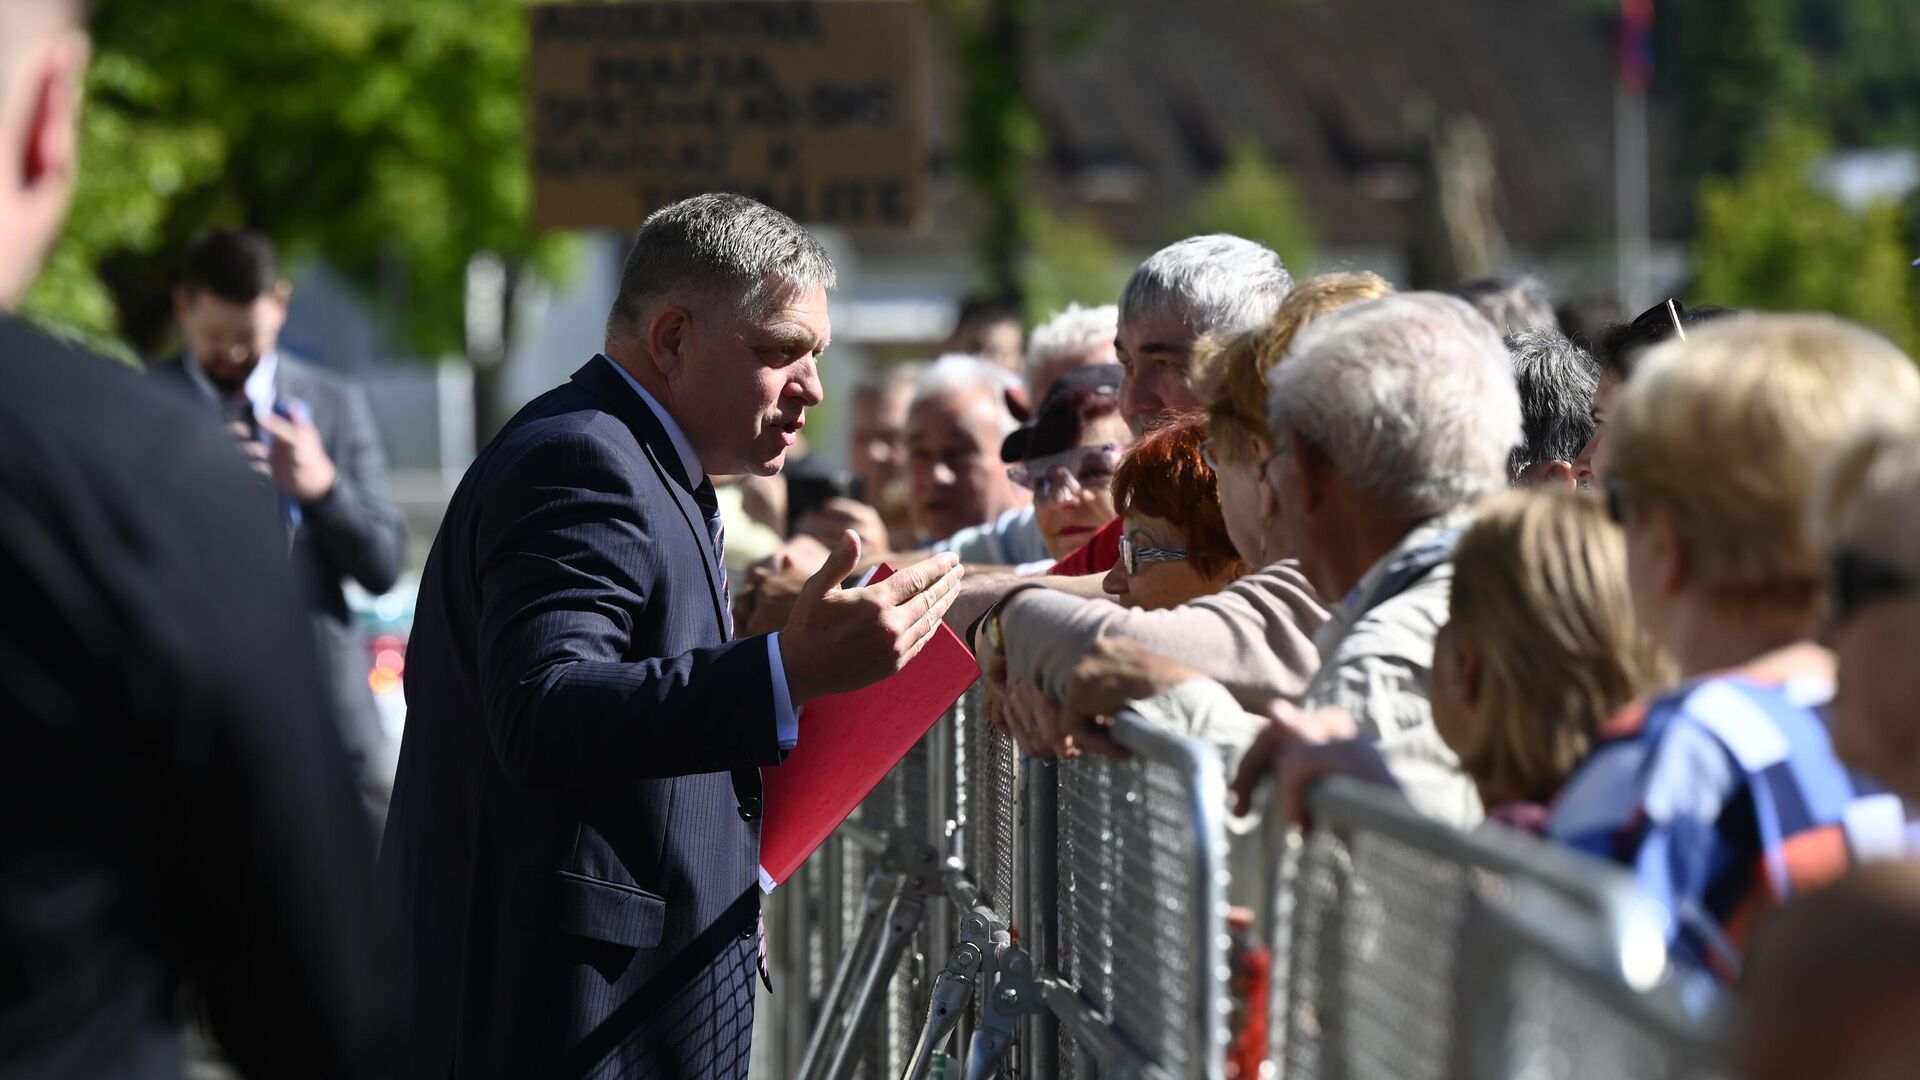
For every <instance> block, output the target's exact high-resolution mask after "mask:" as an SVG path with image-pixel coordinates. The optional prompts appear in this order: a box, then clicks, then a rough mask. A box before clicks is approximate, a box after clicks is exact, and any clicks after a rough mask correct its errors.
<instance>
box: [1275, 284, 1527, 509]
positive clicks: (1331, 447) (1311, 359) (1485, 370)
mask: <svg viewBox="0 0 1920 1080" xmlns="http://www.w3.org/2000/svg"><path fill="white" fill-rule="evenodd" d="M1267 385H1268V391H1267V426H1268V428H1269V431H1270V433H1271V434H1272V436H1273V438H1274V440H1275V445H1276V446H1284V445H1285V440H1288V439H1290V438H1291V437H1292V436H1294V435H1296V434H1297V435H1298V436H1300V438H1302V439H1304V440H1305V441H1306V442H1308V443H1309V444H1311V445H1312V446H1313V447H1315V448H1316V449H1318V450H1319V451H1320V452H1321V453H1322V454H1324V455H1326V457H1327V459H1328V460H1329V461H1330V462H1331V463H1332V465H1333V468H1334V469H1335V470H1336V471H1337V472H1338V473H1339V474H1340V476H1341V477H1342V478H1343V479H1344V480H1345V481H1346V482H1347V483H1348V484H1351V485H1352V486H1353V487H1354V488H1355V489H1356V490H1358V491H1360V492H1361V493H1363V494H1364V495H1366V496H1368V497H1369V498H1370V499H1372V500H1374V508H1375V511H1376V512H1377V513H1378V514H1379V515H1380V516H1381V517H1382V518H1383V519H1387V520H1392V521H1407V522H1414V521H1421V520H1424V519H1426V518H1430V517H1433V516H1435V515H1439V514H1444V513H1447V512H1448V511H1451V510H1456V509H1459V508H1462V507H1465V506H1469V505H1472V504H1473V503H1474V502H1476V501H1478V500H1479V499H1480V498H1481V497H1482V496H1483V495H1486V494H1487V493H1488V492H1491V491H1496V490H1499V489H1501V488H1503V487H1505V486H1506V464H1507V452H1508V451H1509V450H1511V449H1512V448H1513V445H1514V443H1515V442H1516V441H1517V440H1518V438H1519V435H1520V397H1519V395H1518V394H1517V393H1516V392H1515V391H1514V387H1513V367H1512V363H1511V361H1510V360H1509V359H1508V358H1507V350H1506V349H1505V347H1503V346H1502V345H1501V344H1500V336H1499V335H1498V334H1496V333H1494V330H1493V325H1492V324H1491V323H1489V322H1487V320H1486V319H1484V318H1482V317H1481V316H1480V314H1479V313H1478V312H1476V311H1474V310H1473V308H1471V307H1469V306H1467V304H1466V303H1465V302H1463V301H1461V300H1458V299H1456V298H1454V297H1451V296H1445V295H1442V294H1440V293H1420V292H1413V293H1401V294H1399V295H1397V296H1387V297H1382V298H1380V299H1378V300H1369V301H1366V302H1364V303H1359V304H1354V305H1352V306H1351V307H1346V308H1342V309H1340V310H1339V311H1335V312H1331V313H1329V314H1326V315H1322V316H1321V317H1320V318H1318V319H1316V320H1314V322H1313V323H1312V324H1311V325H1309V326H1308V327H1307V328H1306V329H1305V330H1303V331H1301V333H1300V336H1299V337H1297V338H1295V339H1294V342H1293V350H1292V353H1291V354H1290V355H1289V356H1288V357H1287V358H1286V359H1284V360H1282V361H1281V362H1280V363H1279V364H1278V365H1276V366H1275V367H1274V368H1273V370H1272V371H1270V372H1269V373H1268V375H1267Z"/></svg>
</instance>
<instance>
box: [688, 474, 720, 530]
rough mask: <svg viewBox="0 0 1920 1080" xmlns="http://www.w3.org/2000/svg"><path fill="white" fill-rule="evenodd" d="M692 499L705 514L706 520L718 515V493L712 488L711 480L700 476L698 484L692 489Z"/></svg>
mask: <svg viewBox="0 0 1920 1080" xmlns="http://www.w3.org/2000/svg"><path fill="white" fill-rule="evenodd" d="M693 501H694V503H695V504H696V505H698V506H699V507H700V509H701V511H702V512H704V513H705V514H706V515H707V518H708V520H712V519H713V518H715V517H718V516H719V515H720V495H719V493H718V492H716V491H714V490H713V481H712V480H709V479H707V478H706V477H704V476H703V477H701V478H700V486H699V487H697V488H694V489H693Z"/></svg>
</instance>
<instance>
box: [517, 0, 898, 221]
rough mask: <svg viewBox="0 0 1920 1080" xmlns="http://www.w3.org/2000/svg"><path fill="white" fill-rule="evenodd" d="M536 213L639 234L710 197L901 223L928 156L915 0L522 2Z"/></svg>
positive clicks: (807, 215) (799, 214)
mask: <svg viewBox="0 0 1920 1080" xmlns="http://www.w3.org/2000/svg"><path fill="white" fill-rule="evenodd" d="M528 19H529V25H530V28H531V31H532V45H533V48H532V54H531V57H530V59H529V63H528V70H529V76H530V77H529V86H530V93H531V96H532V110H533V130H534V139H533V172H534V184H535V192H534V201H535V209H534V218H535V221H536V222H537V223H538V224H539V225H541V226H543V227H566V226H614V227H622V228H631V227H633V226H637V225H638V224H639V223H640V222H641V220H642V219H644V218H645V217H646V215H647V213H648V211H651V210H655V209H658V208H659V207H661V206H664V205H666V204H668V203H670V202H673V201H675V200H676V199H681V198H684V197H686V196H688V195H694V194H698V193H700V192H705V191H739V192H744V193H746V194H749V195H752V196H754V197H756V198H759V199H760V200H762V201H764V202H767V203H770V204H772V205H774V206H777V207H779V208H780V209H782V210H785V211H786V212H787V213H789V214H791V215H793V216H794V217H795V218H798V219H800V220H801V221H813V222H825V223H830V224H836V225H843V226H847V227H849V228H856V229H886V228H905V227H909V226H911V225H913V224H914V223H915V218H916V215H917V214H918V213H919V211H920V204H921V191H922V169H923V161H924V154H925V151H924V149H923V144H922V139H921V127H922V124H921V119H922V116H923V114H924V111H925V110H924V103H923V101H922V97H921V90H920V85H921V84H920V82H919V79H920V75H921V69H920V68H919V67H918V66H917V65H916V63H915V57H916V53H917V49H918V46H919V38H918V37H917V36H916V34H915V30H914V25H913V4H911V3H910V2H908V0H817V2H816V0H757V2H734V0H704V2H701V0H696V2H692V3H651V2H641V3H613V4H561V5H552V6H545V7H535V8H531V9H529V13H528Z"/></svg>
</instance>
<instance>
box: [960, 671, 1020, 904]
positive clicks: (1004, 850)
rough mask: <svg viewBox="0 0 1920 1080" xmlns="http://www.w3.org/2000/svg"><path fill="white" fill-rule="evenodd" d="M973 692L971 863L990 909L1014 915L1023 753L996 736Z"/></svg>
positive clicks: (967, 726)
mask: <svg viewBox="0 0 1920 1080" xmlns="http://www.w3.org/2000/svg"><path fill="white" fill-rule="evenodd" d="M977 693H978V692H977V691H968V694H967V698H968V700H969V701H970V702H972V704H973V707H971V708H969V709H968V710H967V715H966V716H964V717H963V718H962V724H963V728H962V730H963V735H962V737H961V740H960V741H961V743H962V744H963V746H964V747H965V750H964V761H965V766H964V768H965V773H964V776H965V783H964V784H962V785H961V788H962V790H963V791H964V792H965V793H966V795H965V798H966V812H965V822H966V830H967V831H966V861H967V870H968V871H969V872H970V873H971V874H972V875H973V878H974V882H975V883H976V884H978V885H979V886H980V894H981V897H982V899H983V900H984V901H985V903H986V905H987V906H988V907H990V908H992V909H993V910H994V911H995V912H997V913H998V914H1000V915H1002V916H1003V917H1007V918H1011V917H1012V915H1013V829H1014V799H1015V798H1016V797H1017V796H1016V794H1015V792H1016V790H1017V789H1016V787H1015V785H1014V780H1015V777H1014V766H1015V762H1016V761H1017V759H1018V757H1019V751H1018V750H1016V749H1015V748H1014V745H1013V740H1011V739H1009V738H1007V737H1006V736H1005V735H1002V734H1000V732H999V731H997V730H995V728H994V727H993V725H992V724H990V723H988V722H987V719H986V716H985V715H984V714H983V713H982V712H981V710H980V709H979V707H978V699H977V697H976V696H975V695H976V694H977Z"/></svg>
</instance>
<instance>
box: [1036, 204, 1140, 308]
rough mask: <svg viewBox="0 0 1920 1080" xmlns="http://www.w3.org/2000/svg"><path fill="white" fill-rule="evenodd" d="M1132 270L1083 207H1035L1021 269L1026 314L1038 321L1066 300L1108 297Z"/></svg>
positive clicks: (1104, 300) (1106, 300) (1115, 295)
mask: <svg viewBox="0 0 1920 1080" xmlns="http://www.w3.org/2000/svg"><path fill="white" fill-rule="evenodd" d="M1132 272H1133V266H1132V264H1131V263H1130V262H1129V261H1128V260H1127V258H1126V255H1125V253H1124V252H1122V251H1121V250H1120V248H1119V246H1118V245H1116V244H1115V243H1114V242H1113V239H1112V238H1111V237H1110V236H1109V235H1108V234H1107V230H1106V227H1105V226H1103V225H1102V224H1101V223H1100V219H1099V218H1097V217H1094V216H1093V215H1092V214H1089V213H1086V212H1084V211H1080V212H1073V211H1068V212H1064V213H1039V214H1037V215H1035V218H1034V229H1033V245H1032V248H1031V250H1030V252H1029V254H1028V257H1027V260H1026V263H1025V272H1024V275H1023V277H1024V280H1025V282H1026V309H1027V318H1028V320H1029V321H1030V322H1033V323H1038V322H1040V321H1041V320H1043V319H1045V318H1046V317H1047V316H1049V315H1052V314H1053V313H1054V312H1056V311H1059V310H1060V309H1061V308H1064V307H1066V306H1067V305H1068V304H1069V303H1079V304H1084V305H1086V306H1088V307H1098V306H1100V305H1103V304H1111V303H1114V302H1115V301H1116V300H1118V299H1119V298H1120V289H1121V288H1122V287H1123V286H1124V285H1126V283H1127V275H1128V274H1130V273H1132Z"/></svg>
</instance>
